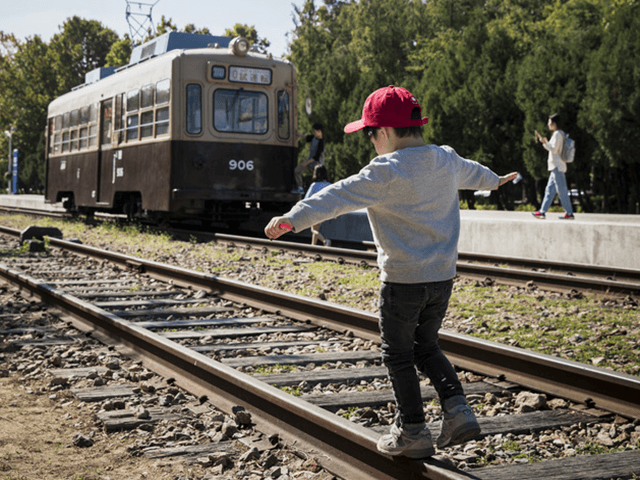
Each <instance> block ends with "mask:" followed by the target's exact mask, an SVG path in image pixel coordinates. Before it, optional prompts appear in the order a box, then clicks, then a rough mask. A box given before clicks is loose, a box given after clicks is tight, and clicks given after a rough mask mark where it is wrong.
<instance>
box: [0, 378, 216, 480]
mask: <svg viewBox="0 0 640 480" xmlns="http://www.w3.org/2000/svg"><path fill="white" fill-rule="evenodd" d="M5 372H6V371H5ZM43 386H44V384H42V385H39V384H37V383H22V382H21V381H20V379H19V377H18V376H16V375H14V374H12V375H11V376H9V377H3V378H0V479H2V480H35V479H38V480H43V479H56V480H58V479H70V480H98V479H100V480H109V479H112V480H116V479H122V478H127V479H132V480H135V479H145V478H149V479H164V478H170V479H175V478H188V477H191V476H197V477H198V478H199V477H200V476H202V475H203V474H204V473H205V472H203V469H202V467H198V466H192V465H187V464H185V463H181V462H180V461H177V462H174V463H171V462H166V461H162V462H159V461H157V460H149V459H146V458H144V457H132V456H131V455H129V453H128V452H127V447H128V446H129V445H131V444H132V443H133V442H134V440H133V439H131V438H128V437H127V436H126V434H124V433H118V434H112V435H107V434H105V433H103V432H101V431H100V430H98V429H97V428H96V427H95V426H94V425H95V424H94V421H93V413H92V412H91V411H90V410H89V409H88V408H87V407H86V406H83V407H80V408H78V402H77V401H74V398H73V396H72V395H71V393H69V392H62V393H61V392H57V393H55V394H51V392H42V391H41V390H40V389H41V388H42V387H43ZM52 397H54V398H52ZM76 433H82V434H84V435H87V436H90V435H91V434H92V433H93V440H94V444H93V446H91V447H86V448H82V447H78V446H75V445H74V444H73V438H74V435H75V434H76ZM220 478H224V477H220Z"/></svg>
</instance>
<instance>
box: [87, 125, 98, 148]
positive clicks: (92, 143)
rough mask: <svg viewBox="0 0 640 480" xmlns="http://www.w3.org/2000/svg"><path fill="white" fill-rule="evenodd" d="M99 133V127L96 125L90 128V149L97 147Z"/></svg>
mask: <svg viewBox="0 0 640 480" xmlns="http://www.w3.org/2000/svg"><path fill="white" fill-rule="evenodd" d="M97 133H98V127H97V126H96V125H91V126H90V127H89V147H94V146H95V145H96V138H97V136H98V135H97Z"/></svg>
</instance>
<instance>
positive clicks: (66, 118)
mask: <svg viewBox="0 0 640 480" xmlns="http://www.w3.org/2000/svg"><path fill="white" fill-rule="evenodd" d="M62 128H69V112H67V113H63V114H62Z"/></svg>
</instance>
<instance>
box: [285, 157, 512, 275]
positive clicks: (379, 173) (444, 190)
mask: <svg viewBox="0 0 640 480" xmlns="http://www.w3.org/2000/svg"><path fill="white" fill-rule="evenodd" d="M499 182H500V180H499V177H498V175H496V174H495V173H493V172H492V171H491V170H490V169H488V168H487V167H485V166H483V165H480V164H479V163H477V162H474V161H472V160H467V159H464V158H462V157H460V156H459V155H458V154H457V153H456V152H455V151H454V150H453V149H452V148H451V147H448V146H442V147H438V146H436V145H425V146H421V147H416V148H405V149H401V150H397V151H395V152H393V153H389V154H386V155H380V156H378V157H376V158H374V159H373V160H371V163H369V165H367V166H366V167H364V168H363V169H362V170H360V172H359V173H358V174H356V175H352V176H351V177H348V178H345V179H344V180H341V181H339V182H336V183H334V184H332V185H330V186H328V187H326V188H324V189H323V190H321V191H320V192H318V193H316V194H315V195H313V196H311V197H309V198H307V199H304V200H302V201H300V202H298V203H297V204H296V205H295V206H294V207H293V208H292V209H291V210H290V211H289V212H288V213H286V214H285V216H286V217H288V218H289V220H291V223H292V224H293V231H294V232H300V231H302V230H304V229H306V228H309V227H311V226H312V225H316V224H318V223H321V222H323V221H325V220H329V219H331V218H335V217H337V216H339V215H342V214H345V213H349V212H353V211H356V210H360V209H366V210H367V215H368V218H369V223H370V225H371V231H372V233H373V239H374V241H375V244H376V247H377V249H378V266H379V267H380V270H381V280H382V281H383V282H394V283H422V282H437V281H442V280H448V279H450V278H453V277H454V276H455V274H456V261H457V259H458V236H459V233H460V211H459V202H458V190H460V189H462V190H464V189H471V190H485V189H496V188H497V187H498V184H499Z"/></svg>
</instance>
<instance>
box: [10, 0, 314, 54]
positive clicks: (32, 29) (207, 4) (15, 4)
mask: <svg viewBox="0 0 640 480" xmlns="http://www.w3.org/2000/svg"><path fill="white" fill-rule="evenodd" d="M294 4H295V5H297V6H302V5H303V4H304V0H224V1H222V0H138V1H135V2H134V1H132V0H131V1H129V2H127V0H44V1H43V0H0V6H1V8H0V31H3V32H4V33H13V34H14V35H15V36H16V37H17V38H18V40H20V41H24V40H25V39H26V38H27V37H31V36H33V35H40V37H41V38H42V39H43V40H44V41H45V42H49V40H51V37H52V36H53V35H54V34H56V33H59V32H60V27H61V26H62V25H63V23H64V22H65V20H66V19H67V18H70V17H73V16H74V15H76V16H79V17H80V18H83V19H85V20H97V21H99V22H100V23H102V25H104V26H105V27H108V28H110V29H112V30H114V31H115V32H116V33H117V34H118V35H120V37H122V36H123V35H124V34H125V33H128V34H129V36H131V35H132V33H131V29H130V27H129V23H128V22H127V15H126V13H127V7H129V9H130V12H131V15H130V16H129V19H130V21H131V22H132V24H133V26H134V32H135V30H136V29H137V28H139V26H140V24H142V25H143V26H145V27H146V26H148V25H149V20H148V18H147V15H148V14H149V12H151V18H152V20H153V25H154V26H155V25H157V24H158V22H159V21H160V19H161V18H162V16H163V15H164V16H165V18H168V19H171V21H172V22H173V24H174V25H176V27H177V28H178V29H180V30H182V29H183V28H184V26H185V25H188V24H190V23H192V24H194V25H195V26H196V28H204V27H206V28H208V29H209V30H210V31H211V33H212V34H213V35H224V31H225V29H227V28H233V26H234V25H235V24H236V23H242V24H245V25H249V26H254V27H255V28H256V30H257V32H258V35H259V36H260V37H261V38H266V39H267V40H269V42H271V46H270V47H269V49H268V51H269V52H271V53H272V54H273V56H275V57H280V56H281V55H283V54H285V53H287V43H288V42H290V41H291V40H292V37H291V33H290V32H291V31H292V30H293V28H294V24H293V17H292V14H293V5H294ZM136 22H137V23H136ZM287 34H289V35H288V36H287ZM138 38H139V37H138Z"/></svg>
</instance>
